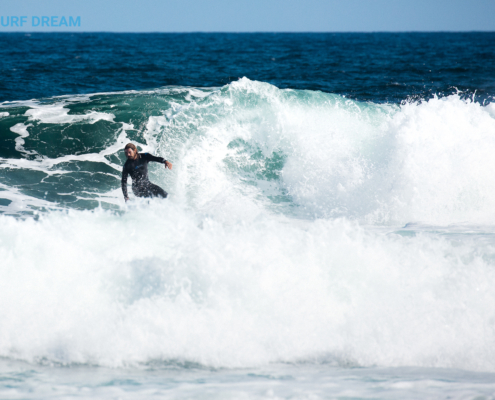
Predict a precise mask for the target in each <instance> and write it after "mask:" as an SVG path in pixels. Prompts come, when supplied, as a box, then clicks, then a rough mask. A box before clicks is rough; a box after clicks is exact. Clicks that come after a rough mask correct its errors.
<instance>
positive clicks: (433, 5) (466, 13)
mask: <svg viewBox="0 0 495 400" xmlns="http://www.w3.org/2000/svg"><path fill="white" fill-rule="evenodd" d="M0 16H1V17H3V19H2V21H1V22H2V23H1V24H0V32H9V31H23V32H41V31H52V32H57V31H58V32H62V31H80V32H102V31H106V32H377V31H379V32H384V31H385V32H386V31H395V32H398V31H495V0H137V1H136V0H79V1H67V0H43V1H40V0H0ZM12 17H14V18H12ZM21 17H25V18H24V19H23V21H24V22H23V23H22V26H21V20H20V18H21ZM43 17H45V19H43ZM62 17H64V19H62ZM70 17H72V20H70ZM77 17H80V18H79V20H78V19H77ZM64 21H65V23H64ZM78 21H79V23H78ZM43 25H44V26H43ZM71 25H72V26H71Z"/></svg>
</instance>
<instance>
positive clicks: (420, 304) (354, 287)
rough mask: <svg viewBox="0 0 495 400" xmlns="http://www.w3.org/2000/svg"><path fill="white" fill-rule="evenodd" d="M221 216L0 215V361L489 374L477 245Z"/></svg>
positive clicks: (164, 212) (487, 299)
mask: <svg viewBox="0 0 495 400" xmlns="http://www.w3.org/2000/svg"><path fill="white" fill-rule="evenodd" d="M240 206H241V207H242V204H241V205H240ZM223 212H224V210H221V209H219V210H217V213H218V215H221V214H222V213H223ZM222 218H223V217H221V218H220V219H218V218H217V217H216V216H215V215H210V216H209V217H201V216H199V215H198V216H194V215H191V214H190V213H189V212H187V211H185V210H183V209H182V208H181V207H178V206H177V205H175V204H174V203H173V202H170V201H169V202H165V203H164V202H161V203H160V202H152V204H151V205H149V206H147V207H146V208H143V209H140V208H139V207H138V208H134V209H133V210H132V211H130V212H128V213H126V214H124V215H123V216H117V215H115V214H112V213H109V212H103V211H97V212H72V211H71V212H69V213H51V214H48V215H44V216H42V217H41V219H40V221H38V222H36V221H33V220H26V221H20V220H16V219H13V218H7V217H1V216H0V220H1V225H0V226H1V227H2V228H1V231H0V240H1V241H2V247H1V248H0V257H1V258H2V260H3V262H2V264H1V267H0V269H1V273H2V280H1V281H0V304H1V305H2V306H1V307H0V318H1V320H2V324H1V325H0V355H1V356H4V357H11V358H17V359H24V360H29V361H35V360H39V359H47V360H50V361H54V362H62V363H90V364H99V365H108V366H121V365H128V364H133V363H139V362H148V361H150V360H182V361H191V362H198V363H202V364H205V365H211V366H215V367H220V366H227V367H235V366H237V367H239V366H241V367H246V366H253V365H262V364H266V363H270V362H276V361H288V362H297V361H301V360H307V361H310V360H318V359H325V358H329V357H330V358H332V357H333V358H336V359H338V360H342V362H347V363H354V364H358V365H388V366H398V365H417V366H435V367H458V368H461V367H462V368H467V369H475V370H490V371H494V370H495V364H494V361H493V360H494V359H495V357H494V355H495V354H494V353H493V350H492V346H491V343H492V342H493V340H494V339H495V337H494V334H493V332H492V330H491V328H490V326H491V325H490V324H491V322H490V321H492V319H493V318H495V314H494V311H493V310H495V295H494V293H493V290H492V288H491V286H490V282H493V279H494V278H495V276H494V273H495V272H494V271H495V270H494V269H493V266H492V265H491V263H490V261H489V260H484V259H483V258H481V257H479V256H476V254H477V253H479V252H480V251H481V252H489V251H490V250H489V246H488V247H485V246H484V245H480V246H478V247H477V246H476V242H475V241H474V240H473V242H472V243H465V244H463V245H458V244H456V245H454V244H451V243H450V242H448V241H447V240H445V239H442V238H440V237H438V236H432V235H428V234H419V235H418V236H416V237H412V238H411V237H401V236H397V235H384V234H383V233H374V232H372V231H365V230H364V229H362V228H360V227H359V226H358V225H356V224H353V223H349V222H347V221H344V220H340V221H339V220H337V221H330V220H318V221H314V222H309V221H308V222H307V223H305V224H302V225H300V224H299V223H298V222H294V221H292V220H290V219H285V218H279V217H273V216H270V215H268V214H265V213H261V214H260V213H259V212H258V213H256V214H244V217H243V222H239V223H234V224H232V223H223V222H220V221H221V220H222ZM486 254H488V253H486Z"/></svg>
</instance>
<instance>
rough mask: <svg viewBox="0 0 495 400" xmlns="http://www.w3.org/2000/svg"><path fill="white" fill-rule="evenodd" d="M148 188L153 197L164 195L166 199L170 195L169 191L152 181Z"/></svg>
mask: <svg viewBox="0 0 495 400" xmlns="http://www.w3.org/2000/svg"><path fill="white" fill-rule="evenodd" d="M148 190H149V193H150V194H151V197H163V198H164V199H166V198H167V196H168V193H167V192H166V191H165V190H163V189H162V188H161V187H160V186H158V185H155V184H153V183H150V185H149V186H148Z"/></svg>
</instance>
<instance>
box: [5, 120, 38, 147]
mask: <svg viewBox="0 0 495 400" xmlns="http://www.w3.org/2000/svg"><path fill="white" fill-rule="evenodd" d="M30 126H33V125H32V124H28V125H25V124H23V123H21V122H20V123H18V124H15V125H14V126H12V127H11V128H10V130H11V131H12V132H14V133H17V134H18V135H19V137H18V138H16V139H15V149H16V150H17V151H18V152H20V153H24V154H37V153H36V151H33V150H31V151H27V150H26V149H25V148H24V143H25V142H24V139H25V138H27V137H28V136H29V132H28V128H29V127H30Z"/></svg>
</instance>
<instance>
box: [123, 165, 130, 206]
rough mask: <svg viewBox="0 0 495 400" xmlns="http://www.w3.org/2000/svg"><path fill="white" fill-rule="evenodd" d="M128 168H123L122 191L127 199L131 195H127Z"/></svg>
mask: <svg viewBox="0 0 495 400" xmlns="http://www.w3.org/2000/svg"><path fill="white" fill-rule="evenodd" d="M127 176H128V173H127V170H126V168H125V166H124V168H123V169H122V193H123V194H124V199H125V201H127V200H129V196H128V195H127Z"/></svg>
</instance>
